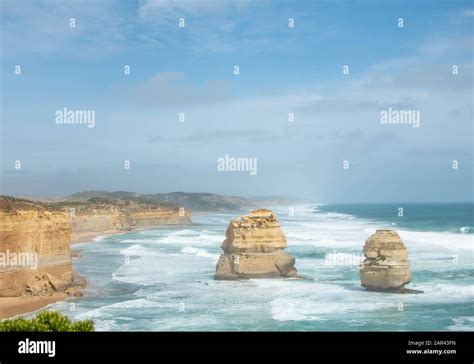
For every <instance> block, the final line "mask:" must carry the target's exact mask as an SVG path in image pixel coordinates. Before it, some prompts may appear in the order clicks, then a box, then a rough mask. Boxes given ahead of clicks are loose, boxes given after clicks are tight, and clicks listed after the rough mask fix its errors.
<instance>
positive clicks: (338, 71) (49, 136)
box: [1, 0, 474, 202]
mask: <svg viewBox="0 0 474 364" xmlns="http://www.w3.org/2000/svg"><path fill="white" fill-rule="evenodd" d="M1 10H2V13H1V30H2V49H1V50H2V52H1V59H2V64H1V70H2V84H1V91H2V114H1V116H2V148H1V152H2V158H1V161H2V193H4V194H13V195H22V196H45V195H49V196H56V195H64V194H70V193H74V192H77V191H79V190H86V189H94V190H98V189H104V190H133V191H137V192H147V193H154V192H168V191H177V190H184V191H190V192H214V193H222V194H235V195H245V196H252V195H273V194H279V195H295V196H301V197H309V198H312V199H314V200H317V201H321V202H334V201H338V202H353V201H359V202H360V201H369V202H378V201H466V200H473V187H472V186H473V140H472V139H473V127H472V122H473V110H472V98H473V78H472V67H473V39H474V38H473V28H472V27H473V16H474V9H473V5H472V1H436V2H433V1H375V0H374V1H297V2H296V1H263V0H262V1H247V0H240V1H239V0H226V1H180V0H175V1H168V0H143V1H131V0H130V1H107V0H105V1H81V2H79V1H77V2H76V1H22V2H18V1H9V0H6V1H2V7H1ZM70 18H75V20H76V27H75V28H70V27H69V19H70ZM179 18H184V19H185V22H186V26H185V27H184V28H179V27H178V21H179ZM288 18H294V21H295V26H294V28H289V27H288ZM399 18H403V20H404V27H403V28H399V27H397V21H398V19H399ZM16 65H21V68H22V73H21V75H19V76H18V75H15V74H14V69H15V66H16ZM124 65H130V67H131V74H130V75H124V74H123V67H124ZM234 65H239V67H240V71H241V72H240V75H238V76H235V75H234V74H233V67H234ZM344 65H349V67H350V73H349V75H343V73H342V67H343V66H344ZM453 65H458V67H459V74H458V75H453V74H452V66H453ZM63 107H68V108H69V109H88V110H95V112H96V126H95V127H94V128H87V126H85V125H58V124H56V123H55V112H56V110H60V109H62V108H63ZM388 107H392V108H399V109H416V110H420V112H421V126H420V128H413V127H412V126H411V125H382V124H381V123H380V120H379V114H380V111H381V110H383V109H386V108H388ZM180 112H184V113H185V115H186V121H185V122H184V123H179V122H178V114H179V113H180ZM290 112H292V113H294V114H295V122H293V123H289V122H288V113H290ZM225 155H230V156H235V157H251V158H257V160H258V173H257V174H256V175H254V176H253V175H249V174H248V173H243V172H241V173H238V172H229V173H223V172H219V171H217V169H216V160H217V159H218V158H220V157H223V156H225ZM16 160H20V161H21V163H22V168H21V169H20V170H18V169H15V168H14V162H15V161H16ZM124 160H130V161H131V169H130V170H124V169H123V161H124ZM343 160H348V161H349V163H350V168H349V169H347V170H344V169H343V168H342V162H343ZM453 160H458V161H459V169H458V170H453V169H452V161H453Z"/></svg>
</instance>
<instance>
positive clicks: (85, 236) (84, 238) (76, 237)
mask: <svg viewBox="0 0 474 364" xmlns="http://www.w3.org/2000/svg"><path fill="white" fill-rule="evenodd" d="M128 232H129V231H128V230H125V231H124V230H106V231H101V232H97V231H93V232H88V233H72V234H71V244H78V243H87V242H89V241H91V240H93V239H94V238H96V237H98V236H105V235H116V234H124V233H128Z"/></svg>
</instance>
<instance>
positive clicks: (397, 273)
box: [360, 230, 419, 293]
mask: <svg viewBox="0 0 474 364" xmlns="http://www.w3.org/2000/svg"><path fill="white" fill-rule="evenodd" d="M363 251H364V255H365V260H364V262H363V263H362V265H361V267H360V280H361V285H362V286H363V287H365V288H367V289H368V290H370V291H382V292H398V293H417V292H419V291H415V290H410V289H406V288H404V287H405V285H406V284H408V283H410V279H411V275H410V266H409V263H408V251H407V249H406V247H405V245H404V244H403V241H402V239H400V236H399V235H398V233H397V232H396V231H395V230H377V231H376V232H375V234H373V235H372V236H370V237H369V238H368V239H367V241H366V242H365V245H364V250H363Z"/></svg>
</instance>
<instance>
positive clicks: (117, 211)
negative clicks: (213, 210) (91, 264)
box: [61, 199, 191, 241]
mask: <svg viewBox="0 0 474 364" xmlns="http://www.w3.org/2000/svg"><path fill="white" fill-rule="evenodd" d="M61 206H62V208H63V209H64V210H65V211H69V215H70V223H71V228H72V240H73V241H76V240H79V239H80V238H81V236H84V235H87V234H101V233H109V232H121V231H129V230H133V229H137V228H145V227H153V226H167V225H187V224H191V213H190V211H189V210H187V209H184V208H183V207H180V206H178V205H172V204H157V203H146V202H142V201H134V200H99V199H89V200H88V201H87V202H66V203H61Z"/></svg>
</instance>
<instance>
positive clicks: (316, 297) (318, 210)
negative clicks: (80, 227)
mask: <svg viewBox="0 0 474 364" xmlns="http://www.w3.org/2000/svg"><path fill="white" fill-rule="evenodd" d="M400 206H402V207H404V217H403V218H400V217H398V215H397V212H398V211H397V208H398V207H400ZM400 206H399V205H398V204H395V205H392V204H383V205H326V206H321V205H310V206H297V207H293V208H294V214H291V213H290V214H289V209H288V208H283V207H278V208H274V209H273V210H274V211H275V212H277V214H278V216H279V218H280V221H281V223H282V227H283V230H284V232H285V234H286V236H287V239H288V245H289V246H288V248H287V250H288V252H290V253H291V254H293V255H294V256H295V258H296V267H297V269H298V271H299V272H300V274H303V275H304V276H305V277H306V279H304V280H285V279H268V280H248V281H239V282H227V281H215V280H214V279H213V274H214V270H215V264H216V262H217V259H218V257H219V255H220V254H221V249H220V244H221V242H222V241H223V239H224V234H225V230H226V227H227V225H228V223H229V221H230V220H231V219H232V218H234V217H235V216H236V215H237V214H223V213H219V214H208V215H200V216H194V217H193V220H194V221H195V222H196V223H197V224H198V225H196V226H188V227H184V228H161V229H155V230H148V231H136V232H131V233H127V234H122V235H115V236H107V237H101V238H97V239H95V240H94V241H92V242H90V243H84V244H77V245H74V247H73V249H74V250H78V251H81V252H82V254H83V257H81V258H75V259H74V266H75V269H76V270H77V271H78V272H79V273H80V274H82V275H83V276H85V277H86V278H87V279H88V281H89V286H88V288H87V290H86V292H85V293H86V295H85V297H83V298H79V299H75V300H74V301H71V302H73V303H74V307H73V306H72V305H71V304H70V302H66V303H65V302H63V303H58V304H55V305H54V307H56V308H58V309H60V310H61V311H63V312H64V313H66V314H68V315H70V316H71V317H73V318H76V319H93V320H94V321H95V323H96V328H97V329H98V330H112V331H130V330H132V331H134V330H146V331H170V330H171V331H183V330H187V331H189V330H191V331H216V330H233V331H234V330H285V331H293V330H297V331H301V330H310V331H334V330H343V331H367V330H469V331H473V330H474V264H473V262H474V255H473V244H474V242H473V238H474V235H473V234H472V227H473V221H472V211H473V205H472V204H441V205H436V204H422V205H419V204H418V205H417V204H406V205H405V204H401V205H400ZM387 227H392V228H396V229H397V231H399V234H400V236H401V237H402V239H403V240H404V242H405V244H406V246H407V248H408V251H409V258H410V265H411V271H412V282H411V283H410V285H409V287H411V288H414V289H420V290H422V291H424V293H423V294H418V295H399V294H389V293H376V292H367V291H365V290H364V289H363V288H362V287H360V285H359V284H360V282H359V274H358V263H359V262H360V259H361V258H362V256H361V250H362V246H363V244H364V242H365V240H366V239H367V237H368V236H370V235H371V234H372V233H373V232H374V231H375V229H377V228H387Z"/></svg>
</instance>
